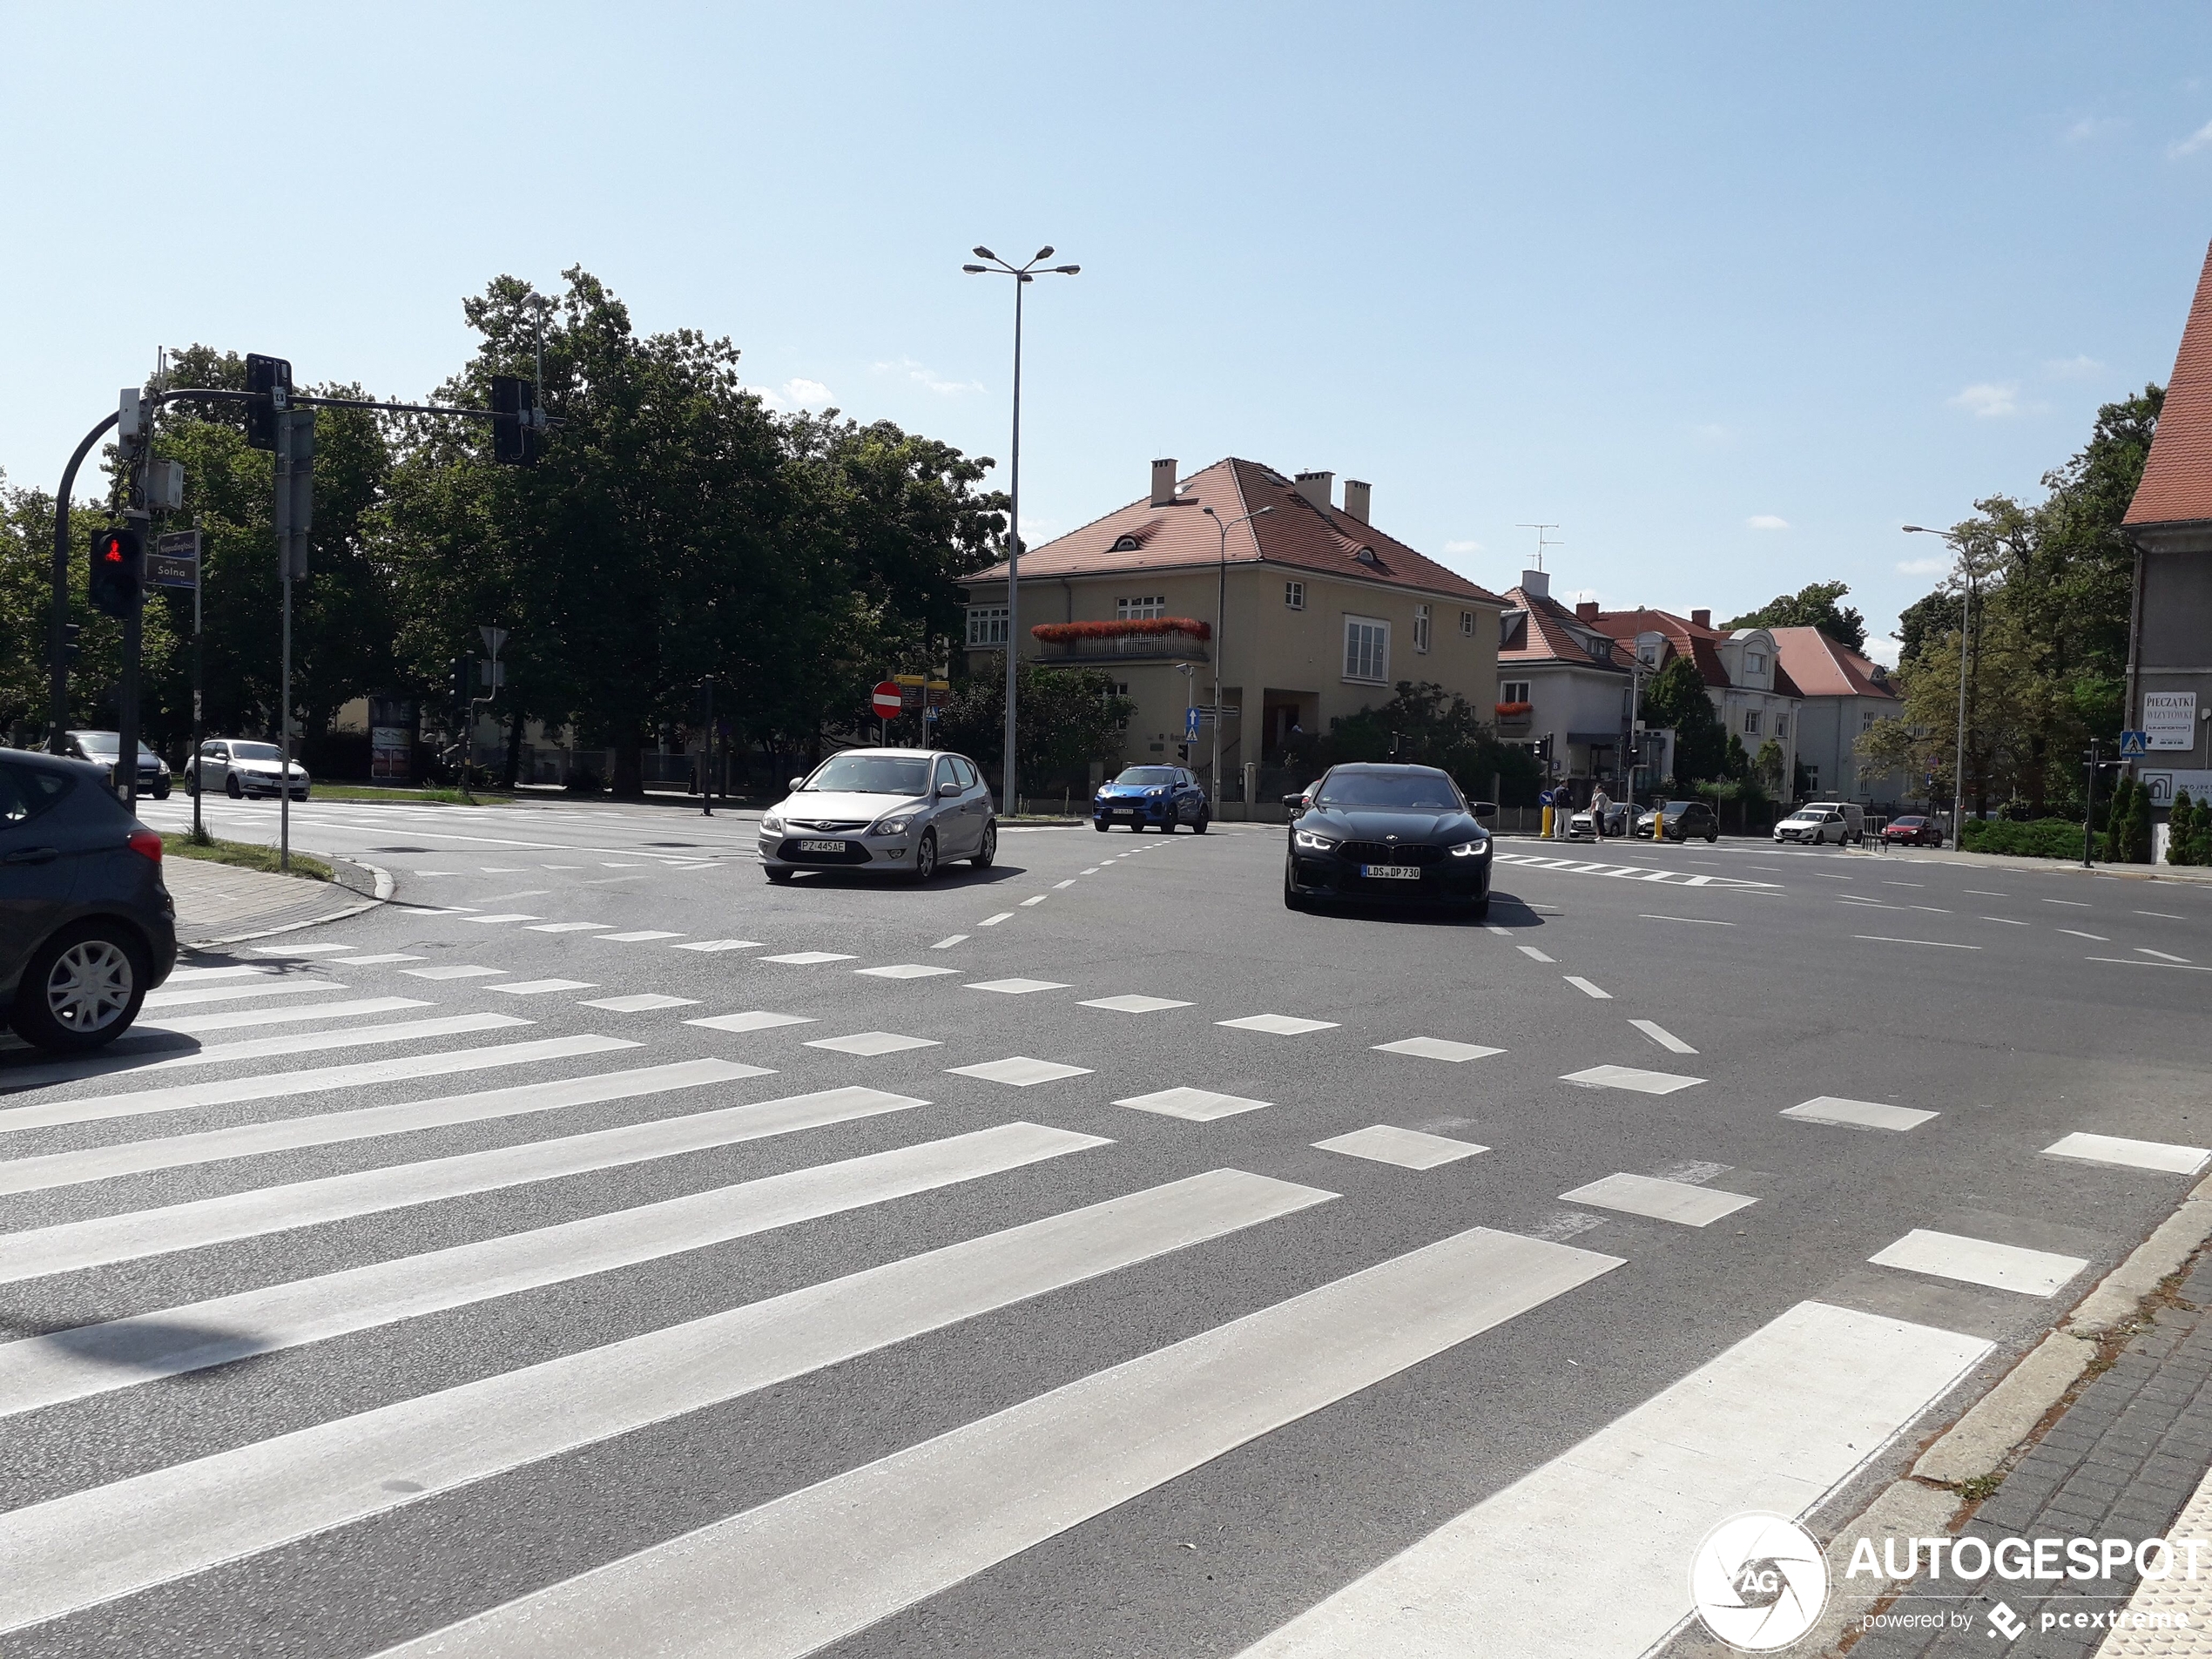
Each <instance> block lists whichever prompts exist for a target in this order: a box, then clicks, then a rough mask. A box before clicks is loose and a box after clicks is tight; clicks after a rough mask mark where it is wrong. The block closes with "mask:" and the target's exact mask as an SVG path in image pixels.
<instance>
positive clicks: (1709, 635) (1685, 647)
mask: <svg viewBox="0 0 2212 1659" xmlns="http://www.w3.org/2000/svg"><path fill="white" fill-rule="evenodd" d="M1597 625H1598V626H1599V627H1600V628H1602V629H1603V630H1604V631H1606V632H1607V633H1608V634H1611V635H1612V636H1613V637H1614V638H1615V639H1617V640H1619V641H1620V642H1621V643H1622V644H1624V645H1626V646H1627V647H1628V648H1629V651H1635V648H1636V640H1637V638H1638V637H1639V636H1641V635H1643V634H1662V635H1664V636H1665V637H1666V641H1667V647H1668V652H1669V655H1671V656H1675V657H1687V658H1689V659H1690V661H1692V662H1693V663H1696V664H1697V672H1698V675H1699V677H1700V678H1703V680H1704V682H1705V684H1706V685H1718V686H1723V687H1724V686H1727V685H1730V684H1731V682H1730V679H1729V678H1728V671H1727V670H1726V669H1725V668H1723V667H1722V666H1721V655H1720V652H1719V651H1716V650H1715V649H1714V644H1715V642H1716V641H1717V640H1722V639H1725V638H1727V637H1728V636H1727V635H1726V634H1724V633H1723V632H1722V631H1720V630H1719V629H1717V628H1704V627H1700V626H1699V625H1698V624H1696V623H1694V622H1692V621H1691V620H1690V619H1689V617H1678V616H1676V614H1675V613H1674V612H1673V611H1671V610H1601V611H1599V612H1598V613H1597ZM1661 666H1662V667H1663V666H1665V664H1663V663H1662V664H1661Z"/></svg>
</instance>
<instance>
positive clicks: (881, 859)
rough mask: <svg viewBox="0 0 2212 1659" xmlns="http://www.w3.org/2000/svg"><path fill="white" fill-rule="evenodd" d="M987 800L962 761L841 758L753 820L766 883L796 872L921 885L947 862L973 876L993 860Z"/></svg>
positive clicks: (895, 752)
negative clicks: (961, 862)
mask: <svg viewBox="0 0 2212 1659" xmlns="http://www.w3.org/2000/svg"><path fill="white" fill-rule="evenodd" d="M998 849H999V826H998V818H997V815H996V814H995V813H994V812H993V811H992V807H991V791H990V787H989V786H988V785H987V784H985V783H984V781H983V775H982V773H981V772H979V771H977V770H976V767H975V763H974V761H972V760H970V759H968V757H967V756H966V755H955V754H944V753H940V752H934V751H932V750H928V749H847V750H846V751H845V752H844V753H842V754H835V755H832V756H831V757H830V758H829V759H827V760H825V761H824V762H822V764H821V765H819V766H817V767H816V768H815V769H814V772H813V775H812V776H811V777H806V778H794V779H792V780H791V793H790V794H788V795H786V797H785V798H784V799H781V800H779V801H778V802H777V803H776V804H775V805H774V806H771V807H770V808H769V809H768V810H767V811H766V812H765V813H762V814H761V815H760V865H761V868H762V869H764V870H765V871H766V872H767V874H768V879H769V880H771V881H788V880H791V879H792V876H793V875H795V874H797V873H799V871H801V870H861V871H867V872H871V873H883V874H890V875H900V876H904V877H906V878H907V880H913V881H927V880H929V878H930V877H931V876H933V875H934V874H936V873H937V867H938V866H940V865H941V864H943V863H946V862H948V860H958V859H966V860H968V861H969V862H970V863H972V864H974V866H975V867H976V868H977V869H979V870H982V869H988V868H989V867H990V863H991V860H993V859H994V858H995V857H997V856H998Z"/></svg>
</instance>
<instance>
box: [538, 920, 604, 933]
mask: <svg viewBox="0 0 2212 1659" xmlns="http://www.w3.org/2000/svg"><path fill="white" fill-rule="evenodd" d="M613 926H614V923H612V922H611V921H541V922H539V923H538V924H537V925H536V927H529V928H525V929H524V930H523V931H524V932H526V933H533V934H596V933H599V932H602V931H604V929H606V928H609V927H613Z"/></svg>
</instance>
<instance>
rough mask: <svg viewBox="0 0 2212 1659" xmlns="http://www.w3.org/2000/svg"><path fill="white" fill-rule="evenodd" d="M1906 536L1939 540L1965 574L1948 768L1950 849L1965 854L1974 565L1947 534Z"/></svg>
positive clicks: (1921, 529) (1922, 529) (1908, 530)
mask: <svg viewBox="0 0 2212 1659" xmlns="http://www.w3.org/2000/svg"><path fill="white" fill-rule="evenodd" d="M1905 534H1906V535H1907V536H1941V537H1943V539H1944V540H1945V541H1946V542H1948V543H1951V550H1952V552H1953V553H1954V554H1957V555H1958V558H1959V564H1960V566H1961V567H1962V568H1963V569H1964V570H1966V609H1965V610H1962V611H1961V612H1960V613H1959V731H1958V744H1957V747H1956V750H1955V752H1954V755H1953V759H1952V767H1951V846H1952V851H1953V852H1958V853H1963V852H1965V851H1966V637H1967V633H1968V631H1969V630H1971V629H1972V628H1973V622H1974V574H1975V572H1974V562H1973V560H1972V559H1970V558H1968V557H1967V556H1966V555H1965V554H1964V553H1962V552H1960V551H1959V537H1958V536H1957V535H1956V534H1955V533H1954V532H1952V531H1950V530H1936V529H1928V528H1927V527H1926V526H1925V525H1924V524H1907V525H1906V526H1905Z"/></svg>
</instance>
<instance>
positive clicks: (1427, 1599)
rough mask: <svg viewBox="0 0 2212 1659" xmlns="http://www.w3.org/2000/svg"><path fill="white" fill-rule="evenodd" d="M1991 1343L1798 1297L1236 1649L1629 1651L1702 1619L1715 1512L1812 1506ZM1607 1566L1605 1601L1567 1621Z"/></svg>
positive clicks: (1621, 1654) (1578, 1654) (1300, 1658)
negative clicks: (1697, 1575)
mask: <svg viewBox="0 0 2212 1659" xmlns="http://www.w3.org/2000/svg"><path fill="white" fill-rule="evenodd" d="M1993 1346H1994V1345H1993V1344H1991V1343H1988V1342H1985V1341H1983V1340H1981V1339H1979V1338H1976V1337H1971V1336H1962V1335H1960V1334H1959V1333H1957V1332H1950V1331H1939V1330H1937V1329H1934V1328H1933V1327H1932V1326H1928V1325H1910V1324H1907V1323H1905V1321H1903V1320H1900V1319H1892V1318H1882V1317H1880V1316H1878V1315H1875V1314H1871V1313H1861V1312H1857V1311H1856V1310H1853V1309H1848V1308H1838V1307H1831V1306H1829V1305H1826V1304H1825V1303H1821V1302H1800V1303H1798V1304H1797V1306H1795V1307H1793V1308H1791V1309H1790V1310H1789V1311H1788V1312H1785V1313H1784V1314H1783V1315H1782V1316H1781V1317H1780V1318H1777V1319H1776V1320H1774V1321H1773V1322H1772V1323H1770V1324H1769V1325H1764V1326H1763V1327H1762V1328H1760V1329H1759V1330H1757V1331H1755V1332H1752V1333H1751V1334H1750V1336H1748V1337H1746V1338H1744V1339H1743V1340H1742V1341H1741V1342H1739V1343H1737V1344H1736V1345H1734V1346H1733V1347H1731V1348H1730V1349H1728V1350H1727V1351H1726V1352H1723V1353H1722V1354H1720V1355H1719V1356H1718V1357H1716V1359H1712V1360H1710V1361H1709V1362H1708V1363H1707V1364H1705V1365H1703V1366H1700V1367H1699V1368H1698V1369H1697V1370H1696V1371H1694V1372H1691V1373H1690V1374H1689V1376H1687V1377H1684V1378H1683V1379H1682V1380H1681V1381H1679V1382H1677V1383H1675V1384H1674V1385H1673V1386H1670V1387H1669V1388H1666V1389H1664V1390H1662V1392H1661V1393H1658V1394H1656V1395H1654V1396H1653V1397H1652V1398H1651V1399H1648V1400H1646V1401H1645V1402H1644V1403H1643V1404H1642V1405H1641V1406H1636V1407H1635V1409H1634V1410H1632V1411H1630V1412H1628V1413H1624V1414H1623V1415H1622V1416H1620V1417H1617V1418H1615V1419H1614V1420H1613V1421H1612V1422H1610V1423H1608V1425H1606V1426H1605V1427H1603V1428H1602V1429H1600V1430H1598V1432H1597V1433H1595V1434H1593V1435H1591V1436H1590V1437H1589V1438H1588V1439H1587V1440H1583V1441H1581V1443H1580V1444H1579V1445H1576V1446H1575V1447H1571V1448H1569V1449H1568V1451H1566V1452H1565V1453H1561V1455H1560V1456H1558V1457H1556V1458H1554V1459H1553V1460H1551V1461H1550V1462H1549V1463H1547V1464H1545V1465H1543V1466H1542V1467H1541V1468H1538V1469H1535V1470H1534V1471H1532V1472H1531V1473H1530V1474H1526V1475H1524V1476H1522V1477H1521V1479H1520V1480H1516V1481H1514V1483H1513V1484H1512V1485H1511V1486H1509V1487H1506V1489H1505V1490H1504V1491H1502V1492H1500V1493H1498V1494H1495V1495H1494V1496H1492V1497H1489V1498H1486V1499H1485V1500H1483V1501H1481V1502H1480V1503H1478V1504H1476V1505H1474V1507H1472V1508H1470V1509H1467V1510H1465V1511H1463V1512H1462V1513H1461V1514H1459V1515H1457V1516H1456V1517H1454V1518H1453V1520H1451V1521H1447V1522H1446V1523H1445V1524H1444V1525H1443V1526H1441V1527H1438V1528H1437V1529H1436V1530H1435V1531H1434V1532H1432V1533H1430V1534H1428V1536H1426V1538H1424V1539H1422V1540H1420V1541H1419V1542H1418V1543H1415V1544H1413V1546H1412V1547H1411V1548H1406V1549H1405V1550H1402V1551H1400V1552H1399V1554H1396V1555H1394V1556H1393V1557H1392V1558H1391V1559H1390V1560H1388V1561H1385V1562H1384V1563H1383V1564H1382V1565H1381V1566H1379V1567H1378V1568H1374V1569H1373V1570H1372V1572H1368V1573H1366V1574H1363V1575H1361V1576H1360V1577H1359V1578H1357V1579H1355V1580H1354V1581H1352V1583H1350V1584H1348V1585H1346V1586H1345V1588H1342V1589H1340V1590H1339V1591H1338V1592H1337V1593H1336V1594H1335V1595H1332V1596H1330V1597H1329V1598H1328V1599H1327V1600H1325V1601H1324V1602H1321V1603H1320V1604H1319V1605H1318V1606H1317V1607H1314V1608H1310V1609H1309V1610H1307V1611H1306V1612H1305V1613H1303V1614H1301V1615H1298V1617H1297V1618H1295V1619H1292V1620H1291V1622H1289V1623H1287V1624H1285V1625H1284V1626H1283V1627H1282V1628H1281V1629H1278V1630H1276V1631H1275V1632H1274V1633H1273V1634H1272V1635H1268V1636H1266V1637H1264V1638H1263V1639H1262V1640H1261V1641H1259V1642H1255V1643H1254V1644H1253V1645H1252V1646H1251V1647H1250V1648H1248V1649H1245V1650H1244V1654H1243V1655H1242V1656H1241V1659H1341V1656H1344V1655H1346V1654H1384V1653H1390V1654H1422V1655H1440V1654H1467V1655H1478V1654H1479V1655H1481V1656H1485V1659H1488V1656H1493V1655H1497V1656H1503V1655H1512V1656H1514V1659H1635V1656H1638V1655H1641V1654H1643V1653H1646V1652H1649V1651H1650V1650H1652V1649H1656V1648H1657V1647H1659V1646H1660V1645H1662V1643H1663V1642H1665V1641H1666V1639H1667V1637H1668V1636H1669V1634H1670V1633H1671V1632H1672V1631H1674V1630H1675V1629H1676V1628H1677V1627H1678V1626H1680V1625H1681V1624H1682V1623H1683V1622H1684V1621H1685V1620H1687V1619H1689V1617H1690V1615H1691V1612H1692V1604H1691V1602H1690V1595H1689V1575H1688V1573H1687V1571H1686V1570H1685V1569H1684V1568H1683V1562H1685V1561H1689V1559H1690V1557H1691V1555H1692V1554H1695V1553H1696V1548H1697V1546H1698V1543H1699V1542H1700V1541H1702V1540H1703V1538H1704V1537H1705V1536H1706V1534H1709V1533H1710V1532H1711V1530H1712V1529H1713V1528H1714V1527H1716V1526H1717V1525H1719V1524H1720V1522H1722V1521H1724V1520H1726V1519H1728V1518H1729V1517H1730V1516H1732V1515H1737V1514H1742V1513H1743V1512H1744V1511H1746V1510H1769V1511H1772V1512H1775V1513H1777V1514H1784V1515H1789V1516H1798V1515H1803V1514H1808V1513H1810V1512H1811V1510H1812V1509H1814V1508H1815V1507H1817V1505H1818V1504H1819V1503H1820V1501H1822V1499H1823V1498H1824V1497H1825V1496H1826V1495H1827V1494H1829V1493H1830V1492H1831V1491H1833V1490H1834V1489H1835V1488H1836V1487H1839V1486H1840V1485H1842V1484H1843V1482H1844V1481H1845V1480H1848V1479H1849V1478H1850V1477H1851V1474H1853V1473H1854V1472H1855V1471H1856V1470H1858V1468H1859V1467H1861V1466H1862V1465H1864V1464H1865V1462H1866V1461H1867V1460H1868V1459H1869V1458H1870V1457H1871V1456H1872V1455H1873V1454H1874V1453H1876V1452H1878V1450H1880V1448H1881V1447H1884V1446H1885V1445H1886V1444H1887V1443H1888V1442H1889V1440H1891V1438H1892V1436H1893V1435H1895V1434H1897V1433H1898V1432H1899V1431H1900V1430H1903V1429H1905V1428H1906V1427H1907V1426H1910V1425H1911V1424H1912V1422H1914V1421H1915V1420H1917V1419H1918V1418H1919V1416H1920V1415H1921V1413H1924V1412H1925V1411H1926V1410H1927V1409H1928V1408H1929V1407H1930V1406H1933V1405H1934V1404H1935V1403H1936V1402H1937V1401H1939V1399H1942V1398H1943V1397H1944V1396H1945V1395H1946V1394H1947V1393H1949V1392H1950V1391H1951V1390H1952V1388H1953V1387H1954V1386H1957V1384H1958V1383H1959V1381H1960V1379H1963V1378H1964V1377H1965V1376H1966V1374H1967V1373H1968V1372H1970V1371H1971V1370H1972V1369H1973V1367H1974V1366H1977V1365H1979V1364H1980V1363H1981V1361H1982V1360H1983V1359H1985V1358H1986V1356H1987V1355H1988V1354H1989V1353H1990V1352H1992V1351H1993ZM1587 1561H1605V1562H1608V1563H1609V1566H1608V1579H1607V1582H1606V1588H1605V1616H1604V1617H1603V1619H1602V1620H1596V1619H1562V1618H1561V1617H1559V1616H1558V1612H1559V1608H1560V1606H1561V1601H1562V1599H1563V1598H1564V1599H1569V1600H1571V1599H1572V1598H1573V1597H1574V1596H1575V1595H1576V1594H1577V1593H1578V1592H1577V1591H1576V1590H1575V1574H1576V1571H1577V1570H1578V1569H1577V1565H1576V1564H1577V1563H1581V1562H1587Z"/></svg>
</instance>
